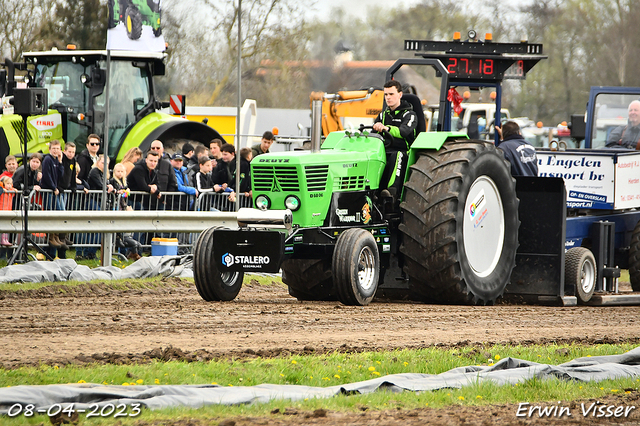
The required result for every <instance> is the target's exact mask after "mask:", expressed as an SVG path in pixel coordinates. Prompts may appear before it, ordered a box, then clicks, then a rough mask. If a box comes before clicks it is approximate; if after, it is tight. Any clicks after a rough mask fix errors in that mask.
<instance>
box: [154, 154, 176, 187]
mask: <svg viewBox="0 0 640 426" xmlns="http://www.w3.org/2000/svg"><path fill="white" fill-rule="evenodd" d="M156 170H157V171H158V189H159V190H160V191H171V192H173V188H176V189H175V190H176V191H177V188H178V182H177V181H176V174H175V173H174V172H173V166H172V165H171V161H169V156H168V155H167V154H164V155H163V156H162V158H161V159H160V161H158V165H157V166H156ZM170 188H171V189H170Z"/></svg>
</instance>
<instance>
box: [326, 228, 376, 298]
mask: <svg viewBox="0 0 640 426" xmlns="http://www.w3.org/2000/svg"><path fill="white" fill-rule="evenodd" d="M331 269H332V274H333V284H334V286H335V288H336V293H337V294H338V300H340V301H341V302H342V303H344V304H345V305H359V306H366V305H368V304H369V303H370V302H371V300H373V296H375V294H376V290H377V289H378V281H379V280H380V255H379V253H378V245H377V244H376V240H375V239H374V238H373V236H372V235H371V233H370V232H367V231H365V230H364V229H361V228H351V229H347V230H346V231H344V232H343V233H342V234H340V236H339V237H338V241H337V242H336V247H335V249H334V252H333V262H332V267H331Z"/></svg>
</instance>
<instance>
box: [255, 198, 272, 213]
mask: <svg viewBox="0 0 640 426" xmlns="http://www.w3.org/2000/svg"><path fill="white" fill-rule="evenodd" d="M255 203H256V208H258V209H260V210H267V209H268V208H269V207H271V200H269V198H268V197H267V196H266V195H258V196H257V197H256V201H255Z"/></svg>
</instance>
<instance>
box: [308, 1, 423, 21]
mask: <svg viewBox="0 0 640 426" xmlns="http://www.w3.org/2000/svg"><path fill="white" fill-rule="evenodd" d="M418 3H420V0H393V3H389V0H358V1H354V0H318V1H316V4H315V6H312V7H309V8H308V12H307V18H313V17H317V18H320V19H322V20H328V19H329V18H330V14H331V10H333V9H335V8H338V7H341V8H342V9H343V10H344V11H345V12H346V13H347V14H348V15H352V16H362V15H363V14H365V16H366V11H367V9H369V8H372V7H383V6H389V5H391V7H392V8H393V9H398V8H400V7H402V8H408V7H410V6H413V5H415V4H418Z"/></svg>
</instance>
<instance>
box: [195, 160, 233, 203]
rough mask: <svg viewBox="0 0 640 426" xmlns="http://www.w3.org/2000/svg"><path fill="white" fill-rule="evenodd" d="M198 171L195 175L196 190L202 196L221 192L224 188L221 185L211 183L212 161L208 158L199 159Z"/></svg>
mask: <svg viewBox="0 0 640 426" xmlns="http://www.w3.org/2000/svg"><path fill="white" fill-rule="evenodd" d="M198 163H199V165H200V170H199V171H198V172H197V173H196V182H195V185H196V190H197V191H198V193H200V194H202V193H204V192H222V191H224V189H225V188H226V185H225V186H222V185H217V184H214V183H213V177H212V176H211V171H212V170H213V161H212V160H211V159H210V158H209V157H201V158H200V160H199V161H198Z"/></svg>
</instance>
